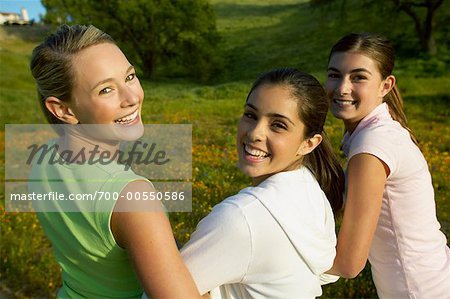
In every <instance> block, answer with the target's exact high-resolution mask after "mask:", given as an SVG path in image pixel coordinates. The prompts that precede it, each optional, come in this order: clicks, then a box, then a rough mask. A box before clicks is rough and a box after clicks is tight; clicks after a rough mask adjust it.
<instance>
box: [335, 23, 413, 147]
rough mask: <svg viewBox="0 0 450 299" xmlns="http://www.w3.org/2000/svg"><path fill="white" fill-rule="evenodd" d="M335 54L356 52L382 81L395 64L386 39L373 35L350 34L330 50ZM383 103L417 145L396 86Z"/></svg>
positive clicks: (390, 47) (391, 49)
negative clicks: (372, 64)
mask: <svg viewBox="0 0 450 299" xmlns="http://www.w3.org/2000/svg"><path fill="white" fill-rule="evenodd" d="M336 52H357V53H360V54H362V55H365V56H367V57H369V58H370V59H372V60H373V61H374V62H375V64H376V65H377V67H378V71H379V72H380V74H381V77H382V78H383V79H386V78H387V77H388V76H390V75H392V71H393V70H394V63H395V51H394V48H393V47H392V45H391V43H390V42H389V40H388V39H386V38H385V37H383V36H381V35H377V34H373V33H367V32H364V33H350V34H348V35H346V36H344V37H342V38H341V39H340V40H339V41H338V42H337V43H336V44H334V46H333V47H332V48H331V51H330V56H329V57H328V61H330V59H331V56H332V55H333V54H334V53H336ZM383 102H385V103H386V104H387V105H388V106H389V113H390V114H391V116H392V118H393V119H394V120H395V121H397V122H399V123H400V124H401V125H402V127H404V128H405V129H406V130H407V131H408V132H409V135H410V136H411V139H412V141H413V142H414V143H415V144H416V145H418V141H417V139H416V137H415V136H414V134H413V132H412V130H411V129H410V128H409V127H408V122H407V119H406V115H405V112H404V111H403V98H402V96H401V95H400V92H399V90H398V88H397V86H396V85H394V87H393V88H392V90H391V91H390V92H389V93H388V94H387V95H385V96H384V98H383Z"/></svg>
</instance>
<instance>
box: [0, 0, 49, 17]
mask: <svg viewBox="0 0 450 299" xmlns="http://www.w3.org/2000/svg"><path fill="white" fill-rule="evenodd" d="M22 7H23V8H25V9H26V10H27V12H28V17H29V19H30V20H32V19H34V20H35V21H36V22H39V21H40V18H39V14H41V15H44V14H45V8H44V7H43V6H42V4H41V1H40V0H0V12H15V13H18V14H19V15H20V9H21V8H22Z"/></svg>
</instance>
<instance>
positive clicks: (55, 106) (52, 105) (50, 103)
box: [45, 97, 78, 124]
mask: <svg viewBox="0 0 450 299" xmlns="http://www.w3.org/2000/svg"><path fill="white" fill-rule="evenodd" d="M45 107H46V108H47V110H48V111H50V113H51V114H53V115H54V116H55V117H56V118H57V119H59V120H61V121H63V122H65V123H68V124H77V123H78V119H77V118H76V116H75V114H74V113H73V112H72V110H71V109H70V108H69V106H68V105H67V103H65V102H63V101H61V100H60V99H58V98H56V97H48V98H46V99H45Z"/></svg>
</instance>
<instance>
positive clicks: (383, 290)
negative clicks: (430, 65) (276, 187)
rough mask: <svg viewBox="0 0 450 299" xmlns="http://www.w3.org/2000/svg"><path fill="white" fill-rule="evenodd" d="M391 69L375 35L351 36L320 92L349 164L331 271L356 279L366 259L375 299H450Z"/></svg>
mask: <svg viewBox="0 0 450 299" xmlns="http://www.w3.org/2000/svg"><path fill="white" fill-rule="evenodd" d="M393 68H394V50H393V48H392V46H391V45H390V43H389V42H388V41H387V40H386V39H385V38H383V37H381V36H378V35H374V34H369V33H363V34H349V35H347V36H344V37H343V38H342V39H340V40H339V41H338V42H337V43H336V44H335V45H334V46H333V48H332V49H331V53H330V57H329V63H328V78H327V81H326V84H325V89H326V91H327V93H328V96H329V98H330V100H331V112H332V113H333V114H334V116H335V117H337V118H339V119H342V121H343V123H344V125H345V129H346V133H345V136H344V139H343V145H342V149H343V151H344V153H345V155H346V156H347V158H348V167H347V195H346V204H345V211H344V218H343V221H342V225H341V228H340V231H339V236H338V242H337V255H336V259H335V261H334V265H333V267H332V268H331V270H330V271H329V273H332V274H336V275H339V276H342V277H350V278H353V277H355V276H356V275H358V273H359V272H360V271H361V270H362V269H363V268H364V266H365V263H366V260H367V258H368V259H369V262H370V264H371V269H372V276H373V280H374V282H375V286H376V288H377V292H378V295H379V297H380V298H396V299H398V298H443V299H444V298H450V250H449V247H448V246H447V244H446V237H445V236H444V234H443V233H442V232H441V231H440V230H439V229H440V224H439V222H438V220H437V218H436V207H435V200H434V191H433V185H432V182H431V175H430V173H429V171H428V166H427V163H426V161H425V159H424V157H423V155H422V153H421V151H420V149H419V148H418V146H417V142H416V139H415V137H414V136H413V135H412V133H411V131H410V129H409V128H408V127H407V124H406V117H405V114H404V112H403V102H402V98H401V97H400V94H399V92H398V90H397V88H396V86H395V77H394V76H393V75H392V71H393Z"/></svg>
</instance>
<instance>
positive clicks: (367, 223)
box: [328, 154, 389, 278]
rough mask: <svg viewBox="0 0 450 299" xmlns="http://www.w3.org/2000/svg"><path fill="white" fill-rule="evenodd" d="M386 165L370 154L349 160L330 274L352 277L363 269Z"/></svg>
mask: <svg viewBox="0 0 450 299" xmlns="http://www.w3.org/2000/svg"><path fill="white" fill-rule="evenodd" d="M388 175H389V168H388V167H387V165H386V164H385V163H384V162H382V161H381V160H379V159H378V158H377V157H375V156H373V155H370V154H358V155H355V156H354V157H352V158H351V159H350V161H349V164H348V169H347V179H348V186H347V202H346V204H345V210H344V218H343V220H342V224H341V228H340V230H339V236H338V241H337V253H336V258H335V260H334V264H333V267H332V268H331V269H330V270H329V271H328V273H330V274H335V275H339V276H341V277H346V278H354V277H356V276H357V275H358V274H359V273H360V272H361V271H362V270H363V269H364V266H365V265H366V261H367V257H368V256H369V249H370V246H371V244H372V238H373V235H374V233H375V229H376V227H377V223H378V217H379V215H380V210H381V202H382V198H383V192H384V187H385V184H386V178H387V176H388Z"/></svg>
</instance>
